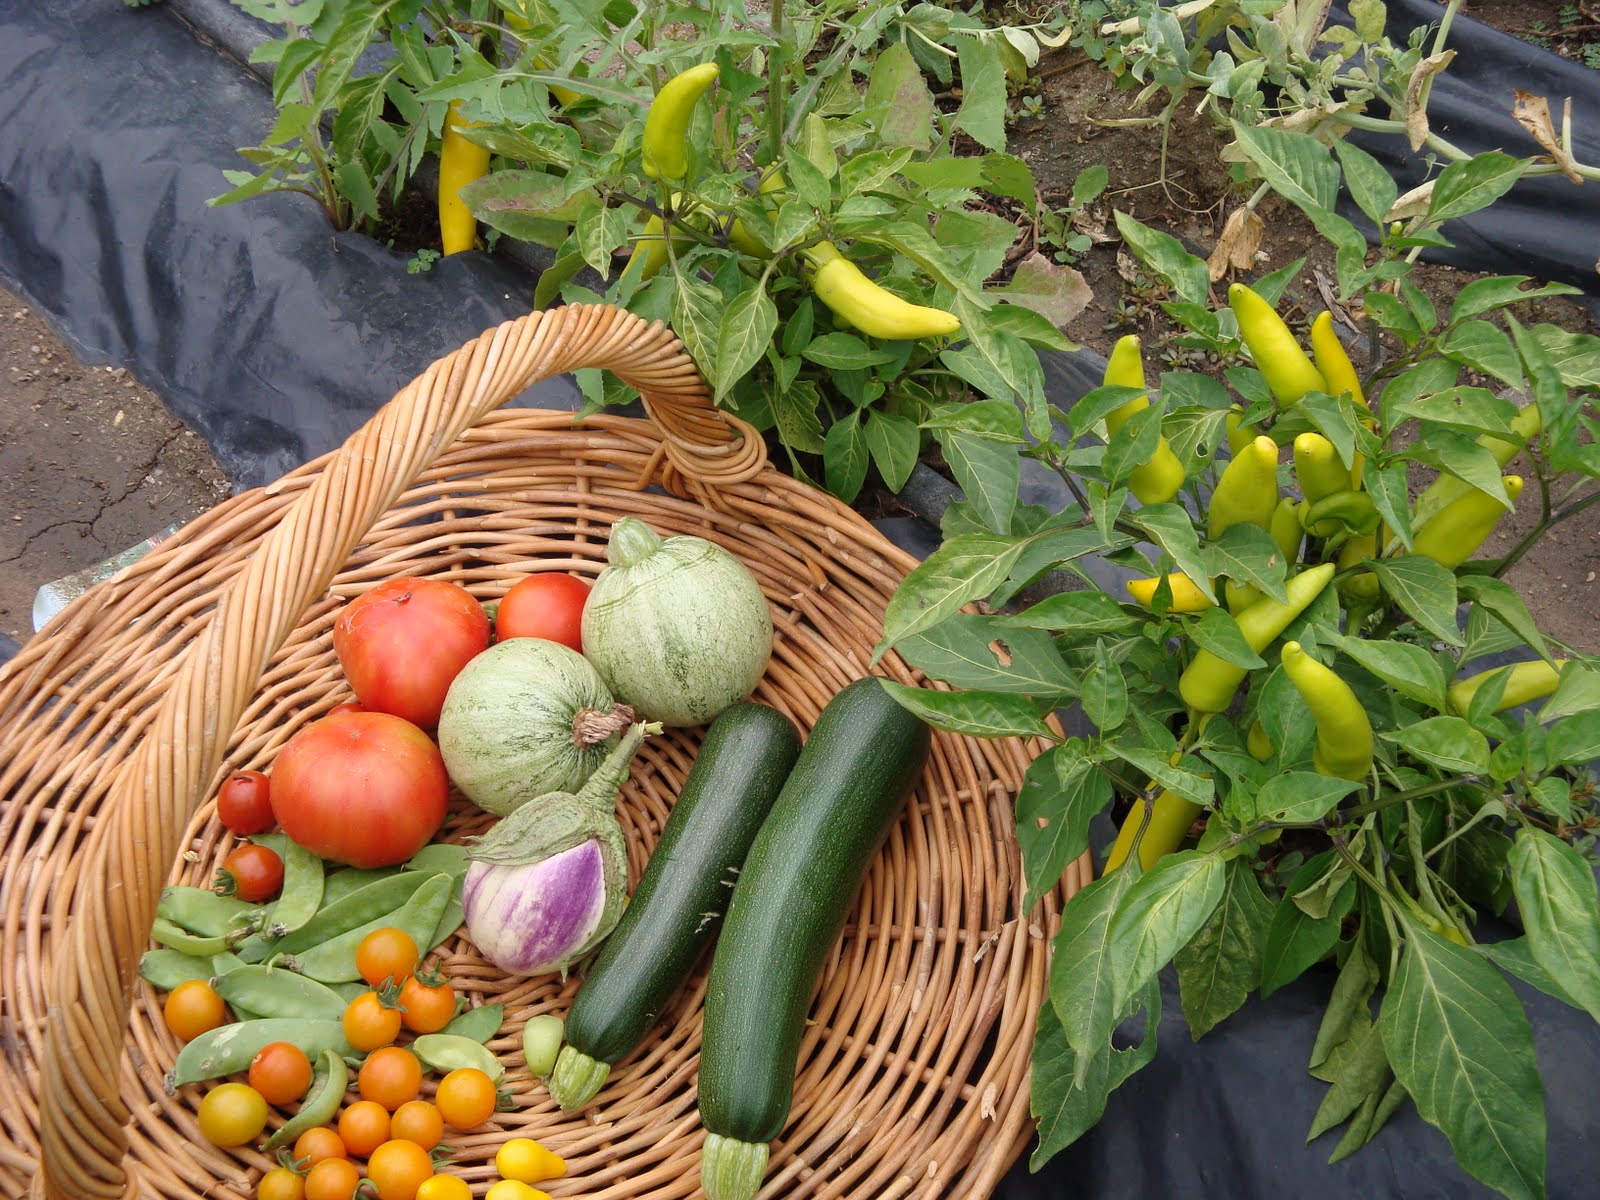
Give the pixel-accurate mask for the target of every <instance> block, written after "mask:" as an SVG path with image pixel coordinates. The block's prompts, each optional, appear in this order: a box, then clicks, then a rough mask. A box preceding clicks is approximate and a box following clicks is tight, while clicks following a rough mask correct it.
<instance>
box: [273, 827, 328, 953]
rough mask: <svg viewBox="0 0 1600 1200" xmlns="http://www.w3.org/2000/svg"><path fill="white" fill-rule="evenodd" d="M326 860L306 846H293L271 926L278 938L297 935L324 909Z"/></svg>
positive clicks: (284, 866)
mask: <svg viewBox="0 0 1600 1200" xmlns="http://www.w3.org/2000/svg"><path fill="white" fill-rule="evenodd" d="M322 883H323V873H322V860H321V859H320V858H318V857H317V856H316V855H315V854H313V853H311V851H309V850H307V849H306V848H305V847H304V846H300V845H296V844H295V843H294V842H290V843H289V850H288V854H287V856H286V857H285V858H284V860H283V890H282V891H280V892H279V893H278V902H277V903H276V904H274V905H273V906H272V912H271V914H270V915H269V916H268V917H267V925H268V927H269V928H270V929H271V930H272V931H273V933H274V934H276V935H277V936H278V937H282V936H283V935H284V934H286V933H293V932H294V931H295V930H296V929H299V928H300V927H301V926H302V925H304V924H305V923H306V922H307V921H309V920H311V918H312V917H314V916H316V915H317V909H319V908H321V907H322Z"/></svg>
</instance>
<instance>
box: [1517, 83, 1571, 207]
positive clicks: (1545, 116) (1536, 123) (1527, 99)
mask: <svg viewBox="0 0 1600 1200" xmlns="http://www.w3.org/2000/svg"><path fill="white" fill-rule="evenodd" d="M1512 95H1513V96H1515V97H1516V103H1515V104H1514V105H1512V108H1511V115H1512V116H1513V117H1515V118H1516V121H1517V124H1518V125H1521V126H1522V127H1523V128H1524V129H1526V130H1527V131H1528V136H1529V137H1531V138H1532V139H1533V140H1534V141H1536V142H1538V143H1539V145H1540V146H1541V147H1542V148H1543V149H1544V152H1545V153H1546V154H1548V155H1549V156H1550V157H1551V159H1552V160H1553V161H1554V162H1555V164H1556V166H1557V167H1559V168H1560V169H1561V173H1562V174H1563V175H1565V176H1566V177H1567V178H1568V179H1570V180H1572V182H1573V183H1582V182H1583V176H1582V175H1580V174H1578V168H1577V165H1576V164H1575V163H1574V162H1573V160H1572V155H1571V154H1569V153H1568V152H1567V150H1566V148H1565V147H1564V146H1563V145H1562V144H1561V139H1560V138H1559V137H1557V136H1556V130H1555V124H1554V122H1552V121H1551V120H1550V102H1549V101H1548V100H1546V99H1545V98H1544V97H1543V96H1535V95H1534V94H1533V93H1532V92H1525V91H1523V90H1522V89H1521V88H1517V89H1516V90H1515V91H1514V92H1513V93H1512ZM1561 124H1562V126H1563V127H1570V126H1571V124H1572V97H1571V96H1568V97H1567V103H1566V107H1565V108H1564V109H1563V111H1562V113H1561Z"/></svg>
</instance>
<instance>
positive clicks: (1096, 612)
mask: <svg viewBox="0 0 1600 1200" xmlns="http://www.w3.org/2000/svg"><path fill="white" fill-rule="evenodd" d="M994 620H995V621H996V623H998V624H999V625H1001V626H1006V627H1023V628H1027V629H1059V630H1061V631H1062V632H1063V633H1065V634H1067V635H1069V636H1076V637H1086V636H1089V635H1091V634H1097V633H1124V632H1126V631H1128V630H1130V629H1132V628H1133V627H1134V626H1135V625H1137V624H1138V623H1139V622H1138V618H1136V617H1130V616H1129V615H1128V614H1127V613H1125V612H1124V611H1123V610H1122V607H1121V606H1120V605H1119V604H1118V603H1117V602H1116V601H1115V600H1113V599H1112V598H1111V597H1110V596H1108V595H1106V594H1105V593H1104V592H1101V591H1095V590H1092V589H1090V590H1085V591H1081V592H1058V593H1056V594H1055V595H1054V596H1046V597H1045V598H1044V599H1043V600H1041V601H1039V603H1037V604H1035V605H1033V606H1032V607H1031V608H1026V609H1024V610H1023V611H1022V612H1020V613H1015V614H1010V615H1007V616H1002V617H996V618H994Z"/></svg>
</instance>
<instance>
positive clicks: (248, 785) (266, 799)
mask: <svg viewBox="0 0 1600 1200" xmlns="http://www.w3.org/2000/svg"><path fill="white" fill-rule="evenodd" d="M271 789H272V785H271V784H270V783H269V782H268V781H267V777H266V776H265V775H263V774H262V773H261V772H260V771H235V772H234V773H233V774H232V775H229V776H228V777H227V778H226V779H225V780H223V781H222V787H221V788H219V789H218V790H217V817H218V819H220V820H221V821H222V823H223V824H224V825H226V826H227V827H228V829H229V830H231V831H232V832H233V833H235V834H237V835H238V836H239V837H249V836H250V835H251V834H253V833H265V832H266V831H267V830H269V829H271V828H272V794H271Z"/></svg>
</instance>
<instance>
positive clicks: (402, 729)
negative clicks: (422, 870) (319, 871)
mask: <svg viewBox="0 0 1600 1200" xmlns="http://www.w3.org/2000/svg"><path fill="white" fill-rule="evenodd" d="M449 799H450V780H449V777H448V776H447V775H446V774H445V769H444V759H443V758H441V757H440V755H439V748H438V747H437V746H435V745H434V744H433V739H432V738H430V737H429V736H428V735H427V734H425V733H423V732H422V730H420V729H418V728H417V727H416V726H415V725H413V724H411V723H410V722H409V721H402V720H401V719H400V718H399V717H392V716H389V715H388V714H387V713H374V712H365V713H341V714H340V715H339V716H336V717H324V718H323V719H322V720H320V721H315V722H313V723H312V724H310V725H307V726H306V727H305V728H304V729H302V730H301V731H300V732H299V733H297V734H295V735H294V736H293V737H292V738H290V739H289V741H288V743H287V744H286V745H285V746H284V747H283V749H282V750H280V751H279V752H278V761H277V763H276V764H275V765H274V766H273V768H272V811H273V813H274V814H276V816H277V818H278V824H279V825H281V826H283V831H284V833H286V834H288V835H289V837H290V839H291V840H293V841H295V842H298V843H299V844H300V845H302V846H304V847H305V848H306V849H307V850H309V851H311V852H312V853H313V854H315V855H317V856H318V857H319V858H327V859H332V860H333V861H334V862H341V863H347V864H349V865H350V866H352V867H390V866H394V865H395V864H396V863H402V862H404V861H405V860H406V859H408V858H410V857H411V856H412V855H413V854H415V853H416V852H417V851H418V850H420V849H422V847H423V846H425V845H427V844H428V839H429V838H431V837H432V836H433V835H434V832H435V831H436V830H437V829H438V828H439V825H440V823H441V822H443V821H444V814H445V808H446V806H447V804H448V803H449Z"/></svg>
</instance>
